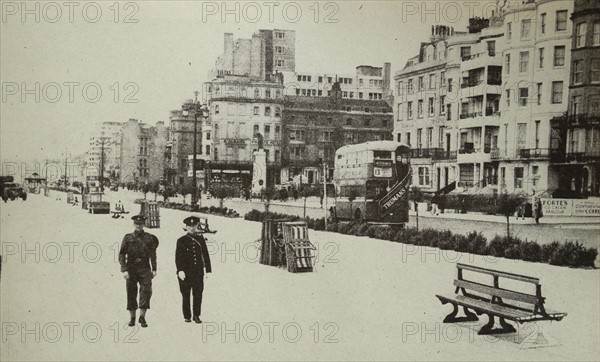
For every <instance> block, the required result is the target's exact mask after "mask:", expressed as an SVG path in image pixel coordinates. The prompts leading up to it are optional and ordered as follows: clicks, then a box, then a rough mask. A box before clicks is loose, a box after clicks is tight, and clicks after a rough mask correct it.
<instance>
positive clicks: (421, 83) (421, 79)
mask: <svg viewBox="0 0 600 362" xmlns="http://www.w3.org/2000/svg"><path fill="white" fill-rule="evenodd" d="M424 87H425V85H424V82H423V77H419V92H420V91H422V90H423V88H424Z"/></svg>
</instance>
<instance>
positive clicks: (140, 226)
mask: <svg viewBox="0 0 600 362" xmlns="http://www.w3.org/2000/svg"><path fill="white" fill-rule="evenodd" d="M131 219H132V220H133V224H134V225H135V231H134V232H132V233H130V234H127V235H125V237H124V238H123V241H122V242H121V250H120V251H119V263H120V264H121V272H122V273H123V277H124V278H125V286H126V289H127V310H128V311H129V317H130V319H129V326H130V327H133V326H135V315H136V311H137V309H138V307H139V309H140V319H139V323H140V325H141V326H142V328H146V327H148V323H147V322H146V310H148V309H150V298H151V297H152V278H154V277H155V276H156V248H158V239H157V238H156V236H154V235H152V234H149V233H147V232H145V231H144V222H145V221H146V218H145V217H144V216H143V215H135V216H133V217H131ZM138 284H139V304H138V300H137V299H138Z"/></svg>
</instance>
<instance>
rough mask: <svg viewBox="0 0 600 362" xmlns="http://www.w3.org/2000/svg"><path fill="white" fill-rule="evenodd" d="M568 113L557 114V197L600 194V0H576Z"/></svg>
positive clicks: (573, 17) (555, 140)
mask: <svg viewBox="0 0 600 362" xmlns="http://www.w3.org/2000/svg"><path fill="white" fill-rule="evenodd" d="M571 20H572V25H573V26H572V40H571V45H570V46H571V77H570V86H569V96H568V102H569V108H568V112H567V114H566V116H562V117H556V118H555V119H553V122H552V128H553V136H554V137H553V138H552V141H553V142H552V145H551V147H552V154H551V155H552V156H553V161H554V165H553V166H554V169H555V170H554V172H555V173H556V174H557V175H558V176H559V179H558V192H557V196H576V197H579V196H584V195H594V196H598V195H600V177H599V176H600V174H599V173H600V2H598V1H594V0H575V7H574V11H573V14H572V15H571Z"/></svg>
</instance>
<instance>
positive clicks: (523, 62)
mask: <svg viewBox="0 0 600 362" xmlns="http://www.w3.org/2000/svg"><path fill="white" fill-rule="evenodd" d="M528 67H529V52H521V53H520V58H519V72H521V73H525V72H527V68H528Z"/></svg>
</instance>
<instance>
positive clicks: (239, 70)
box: [209, 29, 296, 80]
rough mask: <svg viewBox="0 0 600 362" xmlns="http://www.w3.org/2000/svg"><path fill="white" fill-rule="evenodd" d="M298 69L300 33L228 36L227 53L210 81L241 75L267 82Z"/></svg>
mask: <svg viewBox="0 0 600 362" xmlns="http://www.w3.org/2000/svg"><path fill="white" fill-rule="evenodd" d="M295 69H296V32H295V31H294V30H282V29H274V30H258V31H257V32H255V33H254V34H253V35H252V38H251V39H242V38H240V39H236V40H234V39H233V34H232V33H225V35H224V41H223V54H222V55H221V56H220V57H218V58H217V61H216V64H215V69H213V70H212V71H211V73H210V74H209V79H214V78H216V77H217V76H218V75H239V76H247V77H250V78H253V79H262V80H264V79H265V78H266V77H267V76H269V75H271V74H273V73H281V72H292V73H293V72H294V71H295Z"/></svg>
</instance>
